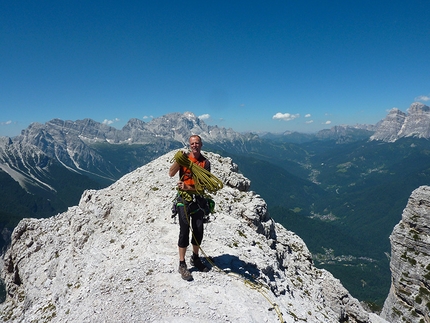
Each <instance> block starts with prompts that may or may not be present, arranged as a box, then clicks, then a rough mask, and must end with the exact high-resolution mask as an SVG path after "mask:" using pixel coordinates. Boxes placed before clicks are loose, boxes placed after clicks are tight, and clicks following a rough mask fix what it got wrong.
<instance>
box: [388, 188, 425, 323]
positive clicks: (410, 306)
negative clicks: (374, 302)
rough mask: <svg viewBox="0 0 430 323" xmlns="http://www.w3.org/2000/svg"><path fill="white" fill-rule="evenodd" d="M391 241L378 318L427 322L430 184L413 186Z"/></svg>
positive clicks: (394, 320) (419, 322)
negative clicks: (389, 281) (385, 293)
mask: <svg viewBox="0 0 430 323" xmlns="http://www.w3.org/2000/svg"><path fill="white" fill-rule="evenodd" d="M390 240H391V263H390V268H391V272H392V284H391V289H390V293H389V295H388V297H387V299H386V301H385V304H384V308H383V311H382V313H381V316H382V317H385V318H386V319H387V320H388V321H389V322H393V323H396V322H416V323H428V322H430V314H429V313H430V187H429V186H422V187H419V188H418V189H416V190H415V191H414V192H413V193H412V195H411V197H410V198H409V201H408V204H407V206H406V208H405V210H404V211H403V215H402V220H401V221H400V223H399V224H397V225H396V227H395V228H394V230H393V233H392V234H391V236H390Z"/></svg>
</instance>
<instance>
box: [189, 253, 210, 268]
mask: <svg viewBox="0 0 430 323" xmlns="http://www.w3.org/2000/svg"><path fill="white" fill-rule="evenodd" d="M190 264H191V266H194V267H196V268H197V269H198V270H199V271H203V272H208V271H209V268H208V267H206V266H205V264H204V263H202V261H201V260H200V257H199V256H196V255H194V254H193V255H192V256H191V260H190Z"/></svg>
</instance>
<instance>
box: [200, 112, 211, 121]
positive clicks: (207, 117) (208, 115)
mask: <svg viewBox="0 0 430 323" xmlns="http://www.w3.org/2000/svg"><path fill="white" fill-rule="evenodd" d="M210 117H211V116H210V114H207V113H205V114H202V115H201V116H198V118H199V119H201V120H207V119H209V118H210Z"/></svg>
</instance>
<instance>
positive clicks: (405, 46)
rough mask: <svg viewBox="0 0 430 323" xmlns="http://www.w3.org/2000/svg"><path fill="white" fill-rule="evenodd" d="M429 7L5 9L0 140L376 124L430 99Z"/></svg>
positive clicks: (136, 4)
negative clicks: (132, 126) (57, 131)
mask: <svg viewBox="0 0 430 323" xmlns="http://www.w3.org/2000/svg"><path fill="white" fill-rule="evenodd" d="M429 13H430V1H428V0H425V1H416V0H411V1H400V0H391V1H379V0H372V1H367V0H360V1H358V0H357V1H345V0H341V1H340V0H339V1H338V0H333V1H323V0H319V1H306V0H301V1H299V0H297V1H292V0H291V1H289V0H284V1H253V0H246V1H234V0H230V1H224V0H216V1H212V0H205V1H193V0H189V1H179V0H177V1H173V0H172V1H163V0H154V1H143V0H142V1H110V0H104V1H96V0H93V1H86V0H85V1H84V0H83V1H74V0H70V1H58V0H56V1H49V0H46V1H43V0H40V1H19V0H17V1H2V2H1V4H0V28H1V29H0V44H1V46H0V111H1V113H0V136H15V135H18V134H19V133H20V131H21V130H22V129H25V128H26V127H27V126H28V125H29V124H30V123H32V122H40V123H45V122H47V121H49V120H51V119H54V118H60V119H63V120H78V119H85V118H91V119H94V120H96V121H99V122H105V123H108V124H111V125H112V126H114V127H116V128H122V127H123V126H124V124H125V123H126V122H127V121H128V120H129V119H131V118H138V119H142V120H144V121H149V120H151V118H153V117H159V116H161V115H164V114H166V113H171V112H186V111H191V112H193V113H194V114H195V115H196V116H201V117H202V118H203V119H204V120H205V122H206V123H207V124H210V125H218V126H220V127H226V128H233V129H234V130H236V131H272V132H282V131H287V130H291V131H300V132H315V131H318V130H321V129H324V128H330V127H332V126H334V125H341V124H350V125H354V124H357V123H365V124H375V123H376V122H378V121H379V120H381V119H383V118H384V117H385V116H386V114H387V111H388V110H389V109H391V108H393V107H397V108H399V109H400V110H402V111H406V110H407V108H408V107H409V106H410V104H411V103H413V102H415V101H420V102H423V103H429V102H427V101H428V100H429V99H430V63H429V61H430V59H429V58H430V15H429Z"/></svg>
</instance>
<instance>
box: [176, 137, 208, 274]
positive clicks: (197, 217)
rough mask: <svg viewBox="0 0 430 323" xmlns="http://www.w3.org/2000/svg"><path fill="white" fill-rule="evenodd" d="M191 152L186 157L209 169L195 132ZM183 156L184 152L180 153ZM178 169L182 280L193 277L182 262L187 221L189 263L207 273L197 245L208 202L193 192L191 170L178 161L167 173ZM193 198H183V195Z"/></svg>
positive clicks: (179, 241)
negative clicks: (189, 249) (190, 245)
mask: <svg viewBox="0 0 430 323" xmlns="http://www.w3.org/2000/svg"><path fill="white" fill-rule="evenodd" d="M189 144H190V153H189V154H188V155H187V157H188V159H189V160H190V161H191V162H193V163H195V164H197V165H199V166H200V167H202V168H204V169H206V170H207V171H208V172H210V169H211V164H210V162H209V160H208V159H206V158H205V157H204V156H203V155H202V154H201V153H200V151H201V148H202V145H203V143H202V139H201V138H200V136H198V135H192V136H191V137H190V138H189ZM183 154H184V155H185V152H183ZM178 171H179V181H178V183H177V186H178V192H179V194H178V200H177V204H176V205H177V212H178V218H179V239H178V247H179V270H178V271H179V273H180V274H181V277H182V279H185V280H188V281H190V280H192V279H193V277H192V275H191V273H190V271H189V270H188V268H187V264H186V262H185V254H186V251H187V247H188V245H189V241H190V224H191V228H192V233H193V234H192V239H191V244H192V246H193V254H192V256H191V260H190V263H191V265H192V266H194V267H196V268H197V269H198V270H199V271H203V272H207V271H209V269H208V268H207V267H206V266H205V265H204V264H203V262H202V261H201V259H200V257H199V249H200V244H201V242H202V240H203V223H204V215H205V212H204V210H205V208H206V207H207V201H206V199H205V198H204V197H203V196H200V195H199V194H196V190H195V183H194V180H193V177H192V175H193V174H192V172H191V170H190V169H188V168H187V167H185V166H181V165H179V163H178V162H177V161H174V162H173V164H172V166H171V167H170V169H169V176H170V177H173V176H175V175H176V173H177V172H178ZM181 192H184V193H186V195H187V196H189V197H192V200H191V201H190V200H189V199H186V198H185V197H184V195H185V194H181Z"/></svg>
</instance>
